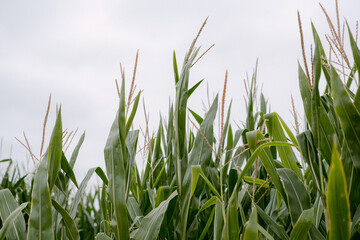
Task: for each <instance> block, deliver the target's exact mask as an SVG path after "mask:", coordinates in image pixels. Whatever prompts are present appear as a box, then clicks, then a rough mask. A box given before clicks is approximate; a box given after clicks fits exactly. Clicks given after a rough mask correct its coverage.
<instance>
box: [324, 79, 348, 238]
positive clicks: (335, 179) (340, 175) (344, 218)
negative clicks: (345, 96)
mask: <svg viewBox="0 0 360 240" xmlns="http://www.w3.org/2000/svg"><path fill="white" fill-rule="evenodd" d="M333 88H336V87H335V85H333ZM333 149H334V150H333V153H332V159H331V165H330V172H329V180H328V187H327V192H326V203H327V208H328V213H329V222H330V225H329V239H350V221H351V218H350V206H349V199H348V195H347V189H346V180H345V174H344V169H343V166H342V163H341V161H340V156H339V153H338V151H337V149H336V147H334V148H333Z"/></svg>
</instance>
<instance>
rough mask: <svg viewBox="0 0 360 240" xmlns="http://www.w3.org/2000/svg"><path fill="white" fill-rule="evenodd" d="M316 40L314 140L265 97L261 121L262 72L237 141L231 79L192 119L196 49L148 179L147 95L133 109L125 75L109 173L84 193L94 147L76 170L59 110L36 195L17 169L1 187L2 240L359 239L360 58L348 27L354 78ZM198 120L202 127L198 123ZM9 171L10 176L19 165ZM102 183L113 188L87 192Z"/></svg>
mask: <svg viewBox="0 0 360 240" xmlns="http://www.w3.org/2000/svg"><path fill="white" fill-rule="evenodd" d="M325 13H326V12H325ZM326 16H327V15H326ZM331 26H332V24H331V25H330V27H331ZM332 28H334V27H333V26H332ZM201 29H202V28H201ZM312 30H313V36H314V43H315V48H314V55H313V56H312V57H311V59H312V64H311V68H312V71H311V72H312V73H313V74H312V75H310V74H309V72H310V71H309V70H308V69H307V64H306V60H305V64H304V65H305V66H304V68H303V67H302V66H301V65H300V64H299V85H300V91H301V96H302V100H303V103H304V111H305V115H306V121H305V130H304V131H303V132H297V133H296V134H294V133H293V131H291V130H290V128H289V127H288V126H287V124H286V123H285V122H284V120H283V119H282V118H281V116H279V115H278V114H277V113H275V112H268V109H269V108H268V106H267V102H266V101H265V98H264V96H263V95H262V94H261V96H260V107H259V109H256V107H255V106H256V104H255V103H256V100H257V98H256V71H255V72H254V74H253V77H252V79H251V81H250V82H249V83H248V85H247V86H248V92H247V94H248V95H247V113H246V114H247V115H246V121H245V122H244V124H243V126H237V129H236V128H235V126H234V125H233V124H232V123H231V121H230V120H229V119H230V113H231V104H230V106H229V109H228V111H227V115H226V116H224V112H225V104H224V102H225V92H226V83H227V77H226V79H225V84H224V91H223V95H222V101H221V102H219V97H218V96H216V97H215V98H214V100H213V102H212V104H211V106H210V107H209V109H208V111H207V113H206V114H205V115H204V116H201V115H200V114H198V113H196V112H194V111H192V110H189V111H188V107H187V103H188V101H189V100H190V97H191V94H192V93H193V92H194V91H195V90H196V88H197V87H199V85H200V84H201V82H202V81H200V82H198V83H196V84H195V85H194V86H193V87H190V88H189V84H190V71H191V69H192V67H193V66H194V65H195V63H196V62H197V60H198V59H199V57H198V53H199V50H200V48H195V47H194V44H195V42H196V39H195V40H194V42H193V44H192V45H191V47H190V49H189V51H188V53H187V54H186V56H185V59H184V62H183V65H182V67H181V69H180V68H178V63H177V58H176V55H175V53H174V57H173V67H174V78H175V88H176V96H175V102H174V103H173V104H171V107H170V109H169V113H168V121H167V123H165V122H164V121H160V123H159V127H158V131H157V132H156V133H155V134H154V135H152V136H151V137H150V134H148V133H147V135H148V136H149V138H148V139H147V140H148V143H147V145H146V147H147V148H146V149H147V152H146V156H145V157H146V160H147V161H146V164H145V166H144V170H143V172H141V173H140V171H139V166H138V165H137V164H136V162H135V158H136V156H137V155H136V154H137V152H138V149H137V148H138V138H139V130H133V128H132V127H131V126H132V122H133V119H134V116H135V113H136V112H137V108H138V103H139V99H140V94H141V92H139V93H138V94H137V95H136V96H134V95H133V93H134V92H133V90H134V88H133V83H132V87H131V91H130V96H129V98H128V101H126V97H125V74H124V73H122V84H121V90H120V91H119V96H120V100H119V108H118V112H117V114H116V117H115V120H114V122H113V124H112V126H111V129H110V132H109V136H108V140H107V142H106V144H105V150H104V159H105V165H106V171H105V172H104V171H103V170H102V169H101V168H92V169H90V170H89V171H88V173H87V175H86V176H85V178H84V179H83V180H82V181H81V183H80V184H79V185H78V183H77V181H78V180H77V179H76V176H75V174H74V173H73V166H74V164H75V161H76V158H77V154H78V152H79V149H80V147H81V144H82V142H83V141H84V137H85V135H84V134H83V135H82V137H81V138H80V140H79V142H78V144H77V146H76V147H75V150H74V153H73V154H72V156H71V158H70V161H68V159H67V157H66V156H65V154H64V149H63V134H62V133H63V130H62V123H61V109H60V110H59V112H58V114H57V120H56V123H55V126H54V130H53V133H52V135H51V139H50V143H49V146H48V148H47V151H46V153H45V154H44V155H43V156H42V158H41V161H40V162H39V164H38V166H37V170H36V173H35V174H34V176H33V178H32V181H31V185H30V186H29V185H27V184H26V182H25V180H24V179H25V177H26V175H25V176H21V175H20V174H18V173H19V171H18V170H17V168H16V167H15V168H14V169H13V170H10V169H11V168H10V167H8V168H7V170H6V172H5V174H4V176H3V178H2V181H1V185H0V203H1V204H0V216H1V222H0V239H5V238H6V239H25V238H27V239H94V238H96V239H145V240H147V239H239V238H242V239H326V238H330V239H339V237H340V238H342V239H358V238H359V237H360V191H359V188H358V185H357V184H358V182H359V181H360V169H359V167H360V152H359V151H360V148H359V145H360V127H359V125H358V122H359V120H360V90H359V89H360V88H359V87H357V85H358V81H359V77H357V76H359V75H360V57H359V56H360V52H359V49H358V47H357V44H356V40H355V39H354V37H353V35H352V32H351V31H350V28H349V27H348V33H349V40H350V46H351V52H352V56H353V60H354V64H353V65H351V64H348V65H349V66H348V71H349V74H345V73H344V71H340V70H339V69H337V68H335V67H334V66H333V65H332V63H333V61H331V60H330V59H329V58H328V57H327V56H326V55H325V51H324V48H323V44H322V42H321V40H320V37H319V35H318V33H317V31H316V29H315V27H314V26H312ZM200 31H201V30H200ZM331 32H332V34H333V38H334V44H335V43H337V44H339V46H338V49H340V50H339V51H340V57H341V58H342V59H344V61H345V62H346V63H347V62H349V63H350V60H349V58H348V57H347V55H346V53H345V51H344V50H343V48H344V42H343V40H341V39H340V38H339V36H338V34H339V33H337V32H336V31H335V30H332V31H331ZM338 38H339V39H338ZM336 41H337V42H336ZM341 49H342V50H341ZM333 51H334V50H333ZM200 57H201V56H200ZM304 59H306V58H305V57H304ZM345 67H346V66H345ZM345 67H344V66H343V68H345ZM304 69H305V70H304ZM356 73H358V75H357V74H356ZM322 75H323V78H321V76H322ZM341 77H344V79H345V82H344V81H343V80H342V79H341ZM320 80H325V81H324V84H323V85H324V86H325V91H324V93H323V94H322V95H320V90H319V88H320ZM356 84H357V85H356ZM130 107H131V110H130V112H128V110H129V109H130ZM219 109H220V111H219V112H218V110H219ZM188 113H191V115H192V116H193V117H194V119H195V120H196V122H197V124H194V123H193V122H192V121H191V120H190V121H187V120H188V118H189V119H190V115H189V114H188ZM216 116H220V120H221V121H220V123H219V124H220V127H221V133H220V136H218V137H216V136H215V134H214V125H215V119H216ZM189 122H191V123H192V128H191V126H190V127H189V126H188V125H187V124H189ZM296 124H298V123H297V122H296ZM198 125H199V126H198ZM235 129H236V130H235ZM297 129H298V128H297ZM0 164H1V165H5V164H8V165H9V166H10V165H12V160H11V159H4V160H2V161H0ZM11 171H12V172H11ZM94 173H96V174H97V175H98V177H99V178H100V179H101V182H102V186H101V187H97V188H95V189H94V190H93V191H89V192H86V191H85V189H86V186H87V183H88V181H89V179H90V178H91V177H92V175H93V174H94ZM44 179H45V180H44ZM71 196H72V197H71Z"/></svg>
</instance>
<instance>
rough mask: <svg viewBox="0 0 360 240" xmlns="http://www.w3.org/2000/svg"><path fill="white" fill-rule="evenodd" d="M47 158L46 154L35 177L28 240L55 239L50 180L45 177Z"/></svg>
mask: <svg viewBox="0 0 360 240" xmlns="http://www.w3.org/2000/svg"><path fill="white" fill-rule="evenodd" d="M46 160H47V159H46V155H45V157H44V158H43V159H42V160H41V162H40V164H39V166H38V169H37V171H36V174H35V177H34V185H33V189H32V194H31V196H32V197H31V198H32V199H31V211H30V217H29V227H28V235H27V239H28V240H33V239H49V240H51V239H54V232H53V218H52V205H51V198H50V189H49V185H48V181H44V180H45V179H48V176H47V175H48V173H47V170H46Z"/></svg>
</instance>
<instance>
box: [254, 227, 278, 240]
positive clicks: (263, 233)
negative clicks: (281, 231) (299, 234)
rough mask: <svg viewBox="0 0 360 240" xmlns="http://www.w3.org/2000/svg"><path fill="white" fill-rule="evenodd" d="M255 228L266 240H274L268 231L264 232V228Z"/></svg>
mask: <svg viewBox="0 0 360 240" xmlns="http://www.w3.org/2000/svg"><path fill="white" fill-rule="evenodd" d="M257 228H258V230H259V232H260V233H261V234H262V235H264V236H265V237H266V239H268V240H274V238H273V237H272V236H271V235H270V233H269V232H268V231H266V229H265V228H263V227H262V226H261V225H260V224H258V225H257Z"/></svg>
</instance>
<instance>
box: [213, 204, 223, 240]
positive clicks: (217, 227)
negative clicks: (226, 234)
mask: <svg viewBox="0 0 360 240" xmlns="http://www.w3.org/2000/svg"><path fill="white" fill-rule="evenodd" d="M214 208H215V217H214V240H220V239H221V235H222V231H223V225H224V218H223V215H222V209H221V202H220V200H219V199H217V202H216V205H215V207H214Z"/></svg>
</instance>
